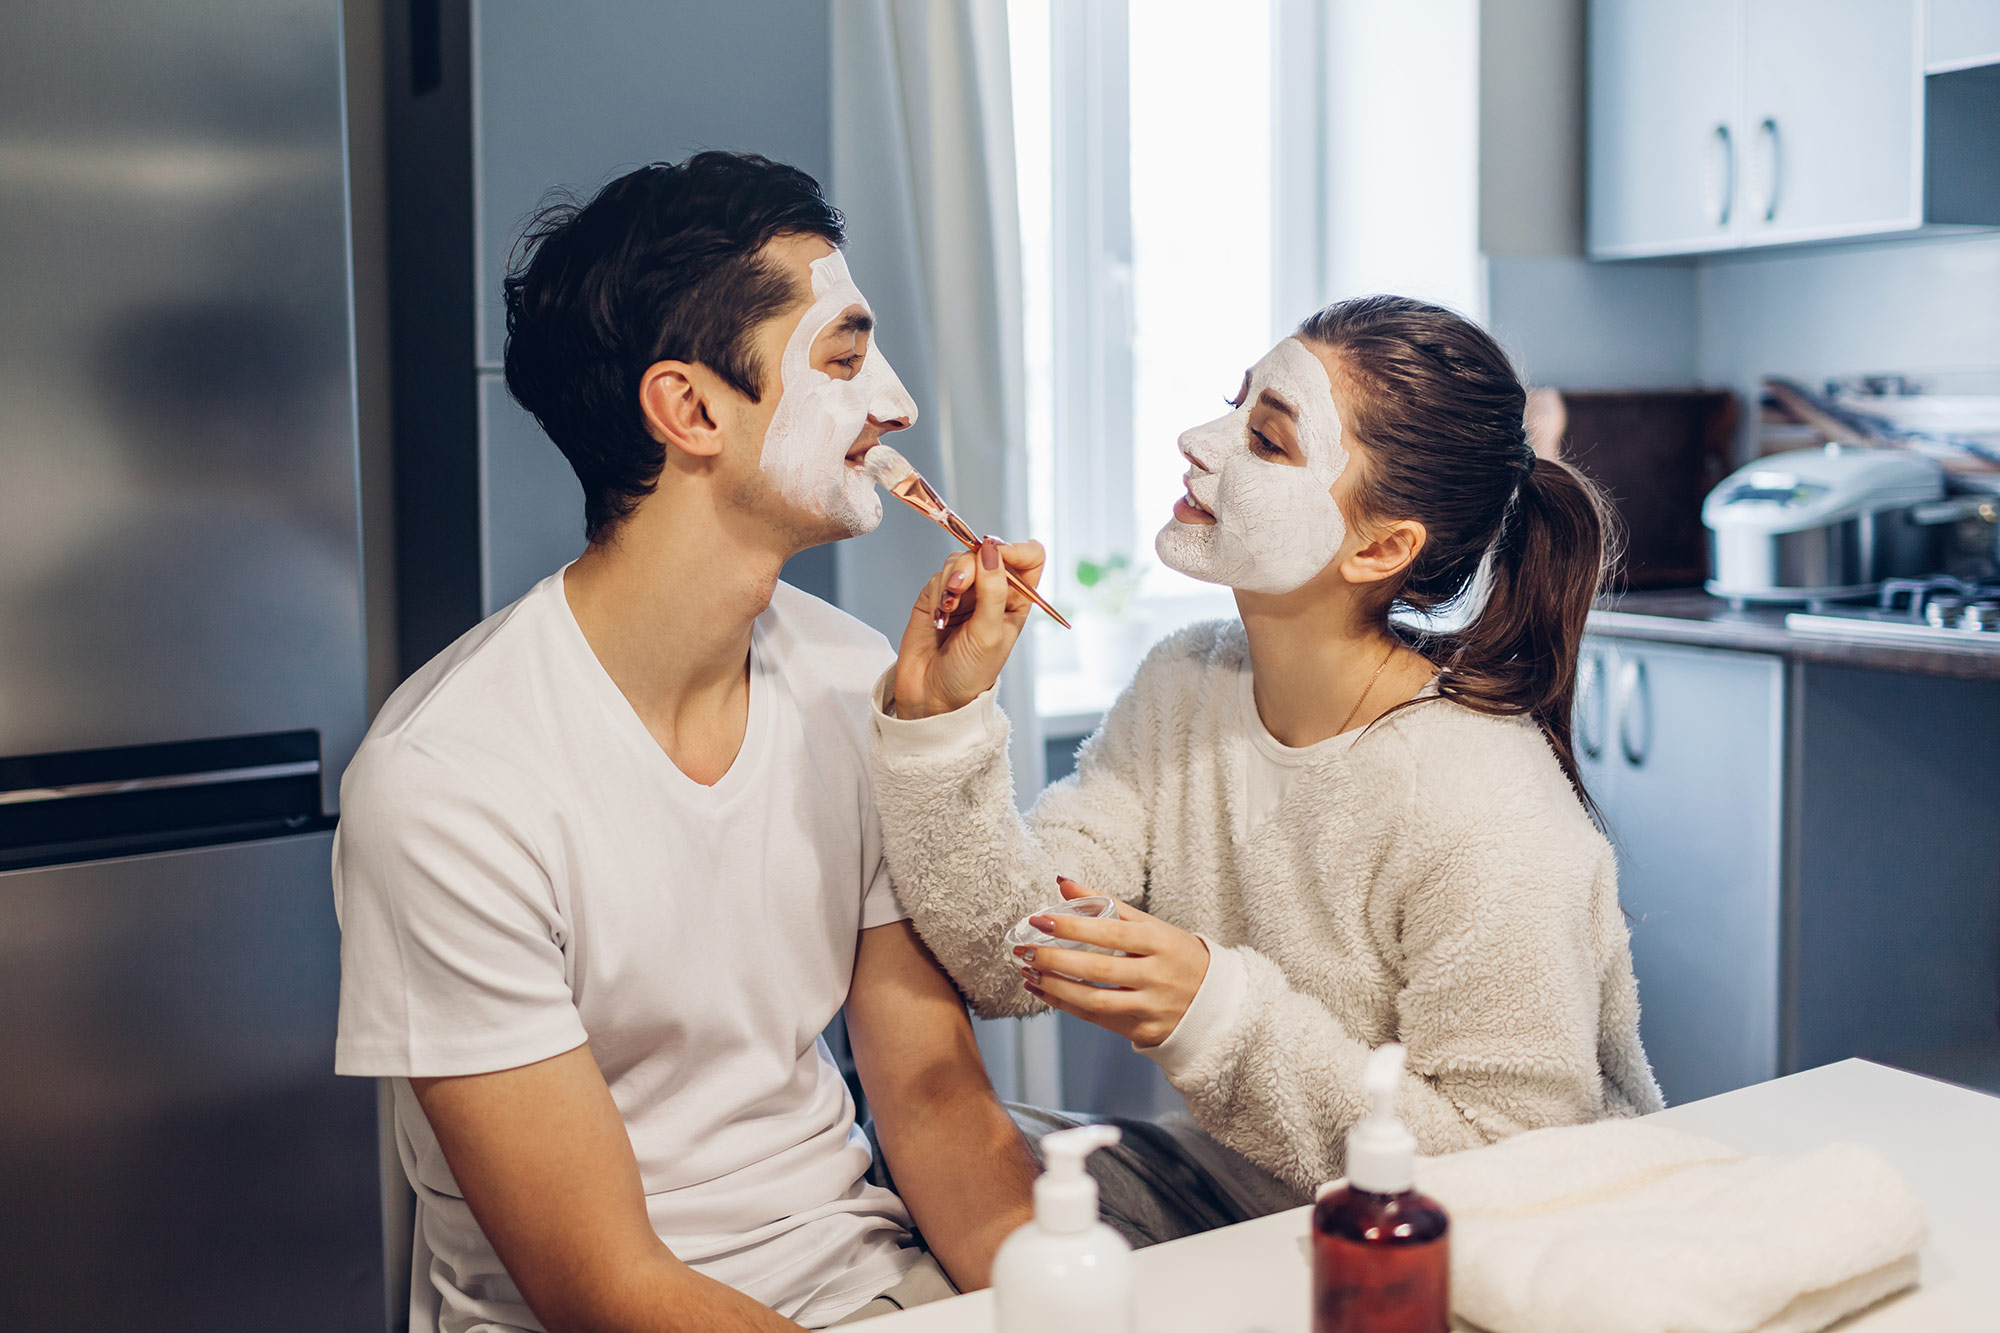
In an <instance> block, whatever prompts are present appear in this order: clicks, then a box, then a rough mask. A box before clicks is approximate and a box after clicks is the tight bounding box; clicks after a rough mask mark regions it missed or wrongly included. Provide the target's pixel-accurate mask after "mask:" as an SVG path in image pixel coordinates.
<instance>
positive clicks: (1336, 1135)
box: [1141, 802, 1615, 1191]
mask: <svg viewBox="0 0 2000 1333" xmlns="http://www.w3.org/2000/svg"><path fill="white" fill-rule="evenodd" d="M1502 804H1506V803H1505V802H1500V803H1495V805H1496V806H1498V805H1502ZM1431 816H1432V817H1430V818H1428V819H1424V820H1422V821H1416V820H1413V821H1412V822H1411V823H1409V824H1406V826H1405V836H1404V837H1403V838H1402V839H1400V840H1399V841H1401V843H1402V845H1403V847H1404V848H1405V850H1404V851H1403V852H1402V853H1400V854H1398V853H1392V854H1391V856H1390V858H1389V861H1390V864H1388V865H1385V867H1384V870H1385V872H1388V873H1385V876H1384V881H1385V884H1393V883H1397V882H1400V883H1402V884H1404V885H1406V886H1407V887H1405V888H1403V889H1401V890H1389V889H1386V888H1385V892H1386V893H1387V895H1388V896H1387V899H1386V900H1385V902H1384V903H1383V904H1381V905H1380V910H1381V913H1382V915H1383V916H1384V921H1383V923H1382V925H1381V926H1380V927H1379V929H1380V931H1381V932H1382V933H1385V934H1387V935H1388V936H1389V937H1390V939H1391V940H1393V941H1395V944H1396V948H1397V951H1398V953H1399V954H1400V957H1395V958H1391V959H1389V960H1386V961H1389V962H1390V963H1391V970H1392V971H1393V972H1394V973H1395V974H1396V983H1395V984H1396V987H1397V989H1396V995H1395V1020H1394V1021H1395V1029H1394V1031H1393V1032H1390V1033H1384V1034H1379V1039H1380V1040H1388V1039H1390V1038H1392V1037H1393V1038H1395V1039H1397V1040H1401V1041H1402V1042H1403V1043H1404V1044H1405V1045H1406V1046H1407V1047H1408V1048H1409V1063H1408V1065H1407V1070H1406V1073H1405V1075H1404V1078H1403V1085H1402V1089H1401V1092H1400V1094H1399V1098H1398V1111H1399V1114H1400V1116H1401V1117H1402V1120H1403V1122H1404V1124H1406V1125H1407V1126H1408V1127H1409V1129H1410V1132H1411V1133H1412V1134H1414V1135H1415V1136H1416V1139H1417V1144H1418V1148H1419V1150H1420V1151H1421V1152H1424V1153H1427V1154H1438V1153H1447V1152H1456V1151H1459V1150H1462V1149H1466V1148H1475V1147H1480V1146H1482V1145H1484V1144H1486V1143H1490V1142H1493V1141H1495V1140H1497V1139H1500V1138H1503V1137H1506V1136H1507V1135H1510V1134H1514V1133H1518V1132H1521V1131H1523V1130H1527V1129H1536V1128H1542V1127H1545V1126H1550V1125H1565V1124H1575V1123H1580V1122H1583V1121H1587V1120H1592V1119H1595V1118H1597V1117H1598V1116H1599V1115H1600V1114H1602V1111H1601V1109H1600V1108H1601V1107H1602V1105H1603V1097H1602V1088H1601V1084H1602V1075H1601V1074H1600V1071H1599V1065H1598V1051H1597V1045H1598V1026H1599V1024H1598V1003H1599V1000H1598V996H1599V988H1600V983H1599V973H1600V970H1601V969H1600V967H1599V964H1598V961H1597V957H1596V952H1595V949H1594V946H1593V941H1592V934H1591V931H1592V919H1593V915H1594V912H1593V902H1592V900H1593V898H1595V897H1597V896H1598V895H1599V894H1600V893H1602V892H1603V891H1605V890H1606V889H1607V888H1608V887H1609V886H1608V885H1606V884H1605V882H1604V877H1605V876H1606V875H1608V874H1610V871H1609V867H1608V865H1607V864H1606V861H1607V860H1608V849H1607V851H1606V854H1605V857H1603V858H1600V857H1598V856H1597V855H1594V854H1593V851H1594V849H1591V848H1588V847H1581V846H1579V845H1578V843H1577V841H1576V839H1575V838H1574V836H1573V831H1572V830H1570V829H1566V828H1558V827H1552V826H1549V827H1544V826H1540V825H1544V824H1546V823H1549V821H1542V820H1538V819H1537V818H1536V812H1535V811H1534V810H1532V809H1526V808H1520V807H1516V808H1512V809H1500V808H1489V809H1486V810H1482V811H1480V812H1478V813H1477V815H1476V816H1473V817H1467V818H1463V819H1458V820H1443V819H1439V818H1437V817H1436V812H1435V811H1433V812H1431ZM1396 863H1400V864H1396ZM1610 892H1612V893H1613V895H1614V897H1615V888H1610ZM1374 1035H1376V1034H1357V1033H1355V1032H1353V1031H1351V1030H1349V1028H1348V1027H1347V1026H1346V1025H1344V1024H1343V1023H1342V1022H1341V1020H1340V1019H1339V1018H1337V1017H1336V1016H1335V1015H1334V1014H1333V1012H1332V1011H1330V1010H1329V1009H1328V1007H1327V1006H1326V1005H1325V1004H1323V1003H1322V1002H1321V1001H1320V1000H1318V999H1317V998H1315V997H1313V996H1311V995H1308V994H1306V993H1304V992H1302V991H1300V990H1298V989H1296V988H1295V987H1293V986H1292V984H1291V983H1290V982H1289V981H1288V980H1287V978H1286V976H1285V974H1284V972H1283V971H1282V970H1280V968H1279V966H1278V964H1277V963H1275V962H1274V961H1272V960H1271V959H1270V958H1268V957H1266V956H1265V955H1263V954H1262V953H1259V952H1258V951H1256V950H1254V949H1251V948H1248V947H1244V946H1236V947H1230V948H1218V947H1216V946H1215V945H1214V944H1213V942H1211V943H1210V963H1209V972H1208V976H1207V978H1206V979H1205V980H1204V981H1203V983H1202V987H1201V990H1200V992H1199V993H1198V994H1197V995H1196V997H1195V1000H1194V1002H1193V1004H1192V1005H1190V1007H1189V1009H1188V1012H1187V1014H1186V1015H1185V1016H1184V1017H1183V1018H1182V1020H1181V1023H1180V1025H1179V1026H1178V1027H1177V1028H1176V1029H1175V1030H1174V1032H1173V1033H1172V1034H1171V1035H1170V1036H1169V1037H1168V1038H1167V1040H1166V1041H1164V1042H1162V1043H1161V1044H1160V1045H1158V1046H1155V1047H1152V1048H1150V1049H1145V1048H1142V1051H1141V1053H1142V1054H1146V1055H1149V1056H1151V1057H1152V1058H1153V1059H1154V1060H1155V1061H1156V1062H1157V1063H1158V1064H1159V1065H1160V1067H1161V1069H1162V1071H1163V1072H1164V1073H1165V1074H1166V1075H1167V1077H1168V1079H1169V1080H1170V1081H1171V1082H1172V1083H1173V1084H1174V1086H1175V1087H1176V1088H1178V1089H1179V1090H1180V1092H1181V1093H1182V1095H1183V1096H1185V1097H1186V1098H1187V1102H1188V1107H1189V1110H1190V1111H1191V1112H1192V1113H1193V1114H1194V1116H1195V1118H1196V1120H1197V1122H1198V1123H1200V1124H1201V1126H1202V1127H1203V1128H1204V1129H1205V1130H1207V1131H1208V1132H1209V1133H1210V1134H1212V1135H1214V1136H1215V1138H1217V1139H1218V1140H1220V1141H1221V1142H1222V1143H1224V1144H1226V1145H1227V1146H1229V1147H1231V1148H1233V1149H1235V1150H1236V1151H1237V1152H1240V1153H1242V1154H1243V1155H1244V1156H1246V1157H1248V1158H1250V1159H1251V1160H1252V1161H1254V1162H1256V1163H1257V1164H1258V1165H1260V1166H1262V1167H1264V1168H1265V1169H1266V1170H1268V1171H1270V1172H1272V1173H1273V1174H1275V1175H1277V1176H1279V1177H1280V1178H1282V1179H1284V1180H1286V1181H1287V1182H1289V1183H1290V1184H1292V1185H1294V1186H1295V1187H1297V1188H1299V1189H1301V1190H1308V1191H1309V1190H1311V1189H1312V1188H1314V1187H1315V1186H1317V1185H1318V1184H1320V1183H1321V1182H1323V1181H1326V1180H1330V1179H1333V1178H1335V1177H1337V1176H1339V1175H1340V1174H1341V1172H1342V1162H1343V1158H1344V1156H1345V1147H1346V1135H1347V1131H1348V1130H1350V1129H1352V1128H1353V1127H1354V1125H1355V1124H1357V1123H1358V1122H1359V1121H1360V1120H1361V1119H1362V1118H1363V1117H1364V1116H1365V1115H1366V1114H1367V1110H1368V1107H1367V1102H1366V1100H1365V1098H1364V1097H1363V1095H1362V1093H1361V1075H1362V1067H1363V1065H1364V1064H1365V1062H1366V1061H1367V1058H1368V1055H1369V1052H1370V1050H1371V1048H1372V1043H1371V1041H1370V1040H1368V1039H1365V1038H1366V1037H1368V1036H1374Z"/></svg>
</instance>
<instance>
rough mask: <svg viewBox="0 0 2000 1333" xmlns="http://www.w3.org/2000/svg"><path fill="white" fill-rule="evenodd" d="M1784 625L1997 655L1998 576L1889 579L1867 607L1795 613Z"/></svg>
mask: <svg viewBox="0 0 2000 1333" xmlns="http://www.w3.org/2000/svg"><path fill="white" fill-rule="evenodd" d="M1785 626H1786V628H1787V629H1791V630H1795V631H1797V632H1799V633H1802V634H1818V635H1824V636H1828V637H1832V638H1841V639H1864V640H1868V641H1871V642H1886V643H1908V644H1921V645H1923V646H1925V647H1942V648H1952V649H1962V650H1966V651H1971V652H1989V653H1993V654H1994V655H1995V656H2000V578H1990V579H1971V580H1968V579H1957V578H1949V577H1945V576H1939V577H1936V578H1928V579H1890V580H1889V581H1887V582H1886V583H1884V584H1883V585H1882V591H1881V593H1880V594H1879V595H1878V597H1877V598H1876V602H1875V604H1874V605H1872V606H1826V607H1821V608H1819V609H1818V610H1817V611H1812V612H1804V611H1794V612H1792V613H1791V614H1789V615H1787V616H1786V617H1785Z"/></svg>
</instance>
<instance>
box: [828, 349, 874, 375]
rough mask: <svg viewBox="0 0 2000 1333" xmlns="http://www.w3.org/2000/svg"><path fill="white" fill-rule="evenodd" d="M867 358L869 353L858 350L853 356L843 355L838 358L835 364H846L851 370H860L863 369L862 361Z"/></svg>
mask: <svg viewBox="0 0 2000 1333" xmlns="http://www.w3.org/2000/svg"><path fill="white" fill-rule="evenodd" d="M867 359H868V354H867V353H865V352H856V353H855V354H854V355H853V356H843V357H838V358H836V359H835V360H834V363H833V364H835V365H836V366H846V367H847V368H848V369H849V370H852V371H858V370H860V369H861V363H862V362H863V361H866V360H867Z"/></svg>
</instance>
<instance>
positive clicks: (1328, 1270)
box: [1312, 1185, 1451, 1333]
mask: <svg viewBox="0 0 2000 1333" xmlns="http://www.w3.org/2000/svg"><path fill="white" fill-rule="evenodd" d="M1450 1229H1451V1223H1450V1222H1449V1220H1448V1219H1447V1218H1446V1217H1445V1212H1444V1209H1443V1208H1441V1207H1439V1206H1438V1204H1437V1201H1436V1200H1434V1199H1432V1198H1430V1197H1428V1196H1427V1195H1423V1194H1419V1193H1417V1192H1416V1191H1415V1190H1409V1191H1407V1192H1405V1193H1402V1194H1374V1193H1370V1192H1369V1191H1367V1190H1359V1189H1355V1188H1353V1187H1352V1186H1348V1185H1342V1186H1340V1187H1338V1188H1336V1189H1334V1190H1332V1191H1330V1192H1329V1193H1328V1194H1327V1195H1326V1197H1325V1198H1323V1199H1321V1200H1320V1201H1319V1203H1318V1204H1317V1205H1316V1206H1315V1207H1314V1208H1313V1323H1312V1327H1313V1333H1449V1330H1450V1328H1451V1235H1450Z"/></svg>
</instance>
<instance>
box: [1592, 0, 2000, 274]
mask: <svg viewBox="0 0 2000 1333" xmlns="http://www.w3.org/2000/svg"><path fill="white" fill-rule="evenodd" d="M1929 10H1930V7H1929V6H1926V5H1925V4H1923V3H1920V0H1690V2H1688V3H1676V4H1660V3H1657V0H1591V4H1590V8H1589V24H1590V30H1589V37H1588V51H1589V55H1588V61H1589V91H1588V122H1589V147H1588V163H1587V169H1588V178H1587V182H1586V194H1587V205H1586V206H1587V228H1588V233H1589V249H1590V253H1591V255H1592V257H1593V258H1599V259H1622V258H1639V257H1645V256H1660V255H1681V254H1698V253H1703V252H1709V251H1716V250H1727V249H1742V248H1748V247H1756V246H1766V245H1780V244H1791V243H1799V242H1808V241H1828V240H1835V239H1852V238H1858V237H1873V236H1893V235H1899V234H1910V233H1914V232H1917V231H1920V230H1922V229H1923V228H1924V227H1926V226H1928V225H1930V224H1933V223H1952V224H1991V223H1994V222H2000V200H1996V199H1994V198H1991V197H1989V196H1990V195H1991V193H1992V188H1991V183H1990V181H1988V180H1987V177H1986V176H1985V175H1980V174H1979V173H1977V172H1975V173H1974V175H1975V176H1977V180H1976V181H1974V182H1973V183H1972V185H1971V186H1969V187H1968V186H1967V184H1966V176H1965V166H1964V164H1965V163H1967V162H1969V161H1971V160H1973V158H1972V157H1968V156H1967V155H1968V154H1971V155H1973V157H1976V156H1978V155H1979V154H1982V153H1990V152H1991V143H1992V138H1991V135H1992V132H1993V129H1994V126H1993V120H1994V115H1993V113H1992V110H1991V99H1990V97H1989V96H1988V95H1987V91H1988V90H1986V88H1985V85H1983V84H1982V85H1981V86H1980V87H1978V88H1970V87H1959V86H1957V85H1955V84H1954V85H1949V86H1947V85H1936V86H1933V87H1931V88H1930V89H1929V92H1928V96H1930V97H1931V98H1932V99H1933V103H1934V105H1933V106H1932V109H1931V111H1930V113H1929V114H1928V115H1927V111H1926V97H1927V89H1926V79H1925V70H1926V67H1927V66H1926V61H1927V44H1926V38H1927V35H1928V34H1927V24H1926V17H1927V14H1928V13H1929ZM1952 13H1955V11H1953V10H1949V7H1947V11H1942V12H1940V14H1939V16H1938V17H1937V19H1936V20H1935V22H1934V23H1932V24H1931V25H1930V26H1932V27H1935V26H1936V25H1937V24H1946V25H1947V31H1946V33H1945V38H1946V39H1947V44H1948V46H1949V48H1950V49H1951V50H1954V51H1956V50H1959V49H1961V48H1965V47H1968V45H1972V46H1976V45H1978V44H1979V41H1978V38H1977V34H1975V33H1971V32H1970V31H1969V30H1970V29H1971V28H1975V27H1977V25H1976V24H1971V23H1969V22H1956V20H1954V19H1952V17H1951V14H1952ZM1953 25H1955V26H1953ZM1960 29H1967V30H1968V32H1967V33H1966V34H1964V35H1957V36H1954V35H1953V34H1957V33H1959V31H1960ZM1943 77H1946V78H1956V77H1958V76H1951V75H1946V76H1943ZM1932 82H1933V84H1935V83H1936V81H1935V80H1933V81H1932ZM1927 135H1928V136H1929V137H1928V138H1927ZM1930 177H1937V178H1938V181H1939V182H1942V183H1943V187H1945V188H1941V189H1932V190H1931V191H1930V193H1928V194H1927V193H1926V190H1927V184H1930V185H1935V184H1937V182H1932V181H1930V180H1929V178H1930ZM1968 191H1969V192H1968Z"/></svg>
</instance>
